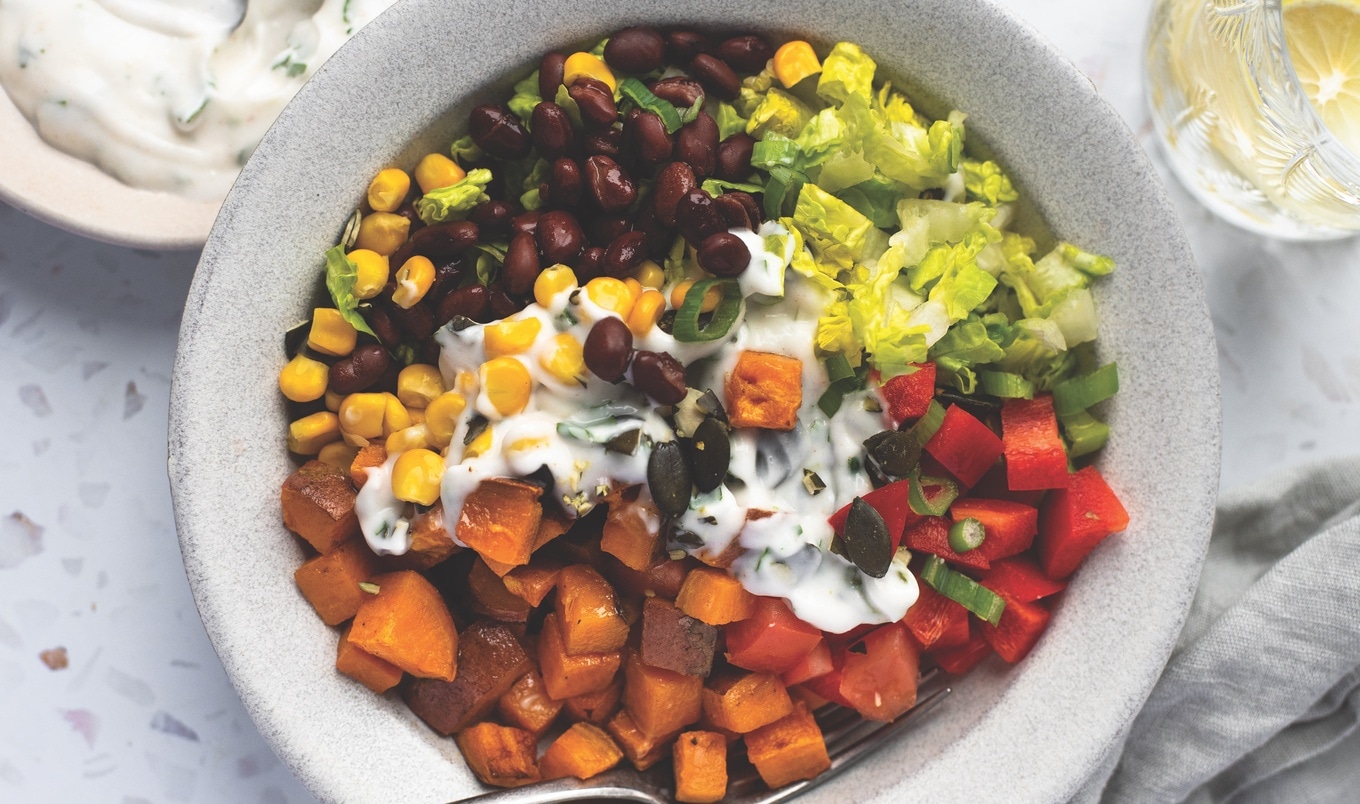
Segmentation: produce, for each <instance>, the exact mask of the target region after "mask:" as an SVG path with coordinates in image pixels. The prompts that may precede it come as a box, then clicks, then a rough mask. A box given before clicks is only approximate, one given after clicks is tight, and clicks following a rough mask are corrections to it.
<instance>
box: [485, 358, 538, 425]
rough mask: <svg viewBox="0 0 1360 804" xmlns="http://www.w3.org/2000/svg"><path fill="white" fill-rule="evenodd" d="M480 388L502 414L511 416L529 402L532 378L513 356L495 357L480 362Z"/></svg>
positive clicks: (532, 383) (532, 385)
mask: <svg viewBox="0 0 1360 804" xmlns="http://www.w3.org/2000/svg"><path fill="white" fill-rule="evenodd" d="M481 374H482V377H481V379H482V390H483V391H484V392H485V393H486V398H487V400H489V401H490V402H491V406H492V407H494V408H495V409H496V410H498V411H500V414H501V415H502V416H513V415H515V414H516V413H519V412H520V411H521V410H524V408H525V406H527V405H528V404H529V393H530V392H531V391H532V390H533V387H534V379H533V377H531V376H529V369H527V368H525V367H524V364H523V363H521V362H519V361H518V360H516V359H515V358H513V357H496V358H492V359H491V360H488V361H486V362H485V363H483V364H482V372H481Z"/></svg>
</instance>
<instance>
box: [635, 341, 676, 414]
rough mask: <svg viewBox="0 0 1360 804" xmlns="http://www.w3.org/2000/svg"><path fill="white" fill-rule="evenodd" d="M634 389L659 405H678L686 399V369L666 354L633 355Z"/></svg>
mask: <svg viewBox="0 0 1360 804" xmlns="http://www.w3.org/2000/svg"><path fill="white" fill-rule="evenodd" d="M633 387H634V388H637V389H638V390H639V391H641V392H642V393H644V394H646V395H647V396H649V397H651V398H652V400H653V401H655V402H656V404H658V405H678V404H679V403H680V400H682V399H684V398H685V367H684V366H683V365H681V364H680V361H679V360H676V359H675V358H674V357H672V356H671V355H669V354H667V353H665V352H638V353H637V354H635V355H633Z"/></svg>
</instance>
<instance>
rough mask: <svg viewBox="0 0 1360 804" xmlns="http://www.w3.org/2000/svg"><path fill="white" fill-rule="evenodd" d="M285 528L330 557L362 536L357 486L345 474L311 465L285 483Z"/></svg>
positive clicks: (317, 464) (317, 463)
mask: <svg viewBox="0 0 1360 804" xmlns="http://www.w3.org/2000/svg"><path fill="white" fill-rule="evenodd" d="M280 497H281V500H280V501H281V502H282V504H283V524H284V526H285V527H287V528H288V529H289V530H291V531H293V532H294V533H296V534H297V535H299V536H301V537H302V538H304V539H306V540H307V543H308V544H310V545H311V546H312V547H314V548H316V551H317V552H318V553H329V552H330V551H332V550H334V549H335V548H336V547H339V546H340V545H341V544H343V543H344V542H345V540H346V539H349V538H350V537H351V536H357V535H358V534H359V519H358V517H356V516H355V514H354V497H355V492H354V486H353V485H351V484H350V482H349V477H348V476H347V475H346V474H345V473H344V472H343V471H341V470H339V469H337V468H335V467H334V466H331V465H330V464H325V463H322V462H321V461H308V462H307V463H305V464H303V465H302V466H301V467H300V468H299V469H298V470H297V471H296V472H294V473H292V474H291V475H289V476H288V479H287V480H285V481H284V482H283V491H282V493H281V495H280Z"/></svg>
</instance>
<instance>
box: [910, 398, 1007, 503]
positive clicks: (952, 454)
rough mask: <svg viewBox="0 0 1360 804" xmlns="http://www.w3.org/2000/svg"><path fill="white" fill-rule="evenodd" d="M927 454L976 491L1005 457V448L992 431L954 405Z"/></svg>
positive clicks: (933, 437)
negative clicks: (1000, 459)
mask: <svg viewBox="0 0 1360 804" xmlns="http://www.w3.org/2000/svg"><path fill="white" fill-rule="evenodd" d="M925 450H926V452H928V453H930V454H931V455H932V456H933V457H934V458H935V460H937V461H939V462H940V465H941V466H943V467H944V468H945V469H947V470H948V471H949V474H951V475H953V476H954V478H955V479H957V480H958V481H959V482H960V483H962V484H963V485H965V486H969V487H972V486H974V485H977V482H978V481H979V480H981V479H982V476H983V475H985V474H987V470H988V469H991V468H992V464H994V463H996V459H997V458H1000V457H1001V453H1002V451H1003V447H1002V444H1001V439H999V438H997V437H996V433H993V432H992V428H990V427H988V426H987V425H985V424H983V423H982V422H981V421H978V419H977V418H976V417H974V416H973V414H971V413H969V412H968V411H966V410H964V409H963V408H962V407H960V406H958V405H950V406H949V409H948V410H946V411H945V412H944V423H943V424H941V425H940V429H939V430H937V431H935V435H934V436H932V437H931V439H930V441H928V442H927V443H926V446H925Z"/></svg>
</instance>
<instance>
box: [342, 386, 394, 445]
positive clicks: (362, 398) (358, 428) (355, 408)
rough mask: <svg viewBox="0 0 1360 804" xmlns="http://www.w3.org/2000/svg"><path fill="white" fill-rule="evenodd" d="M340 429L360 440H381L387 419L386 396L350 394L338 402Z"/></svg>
mask: <svg viewBox="0 0 1360 804" xmlns="http://www.w3.org/2000/svg"><path fill="white" fill-rule="evenodd" d="M339 417H340V419H339V421H340V429H341V430H343V431H345V432H346V433H348V434H350V435H355V436H358V437H360V438H364V439H368V438H381V437H382V436H383V419H385V418H386V417H387V395H386V394H350V395H349V396H347V397H345V398H344V400H343V401H341V402H340V413H339Z"/></svg>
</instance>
